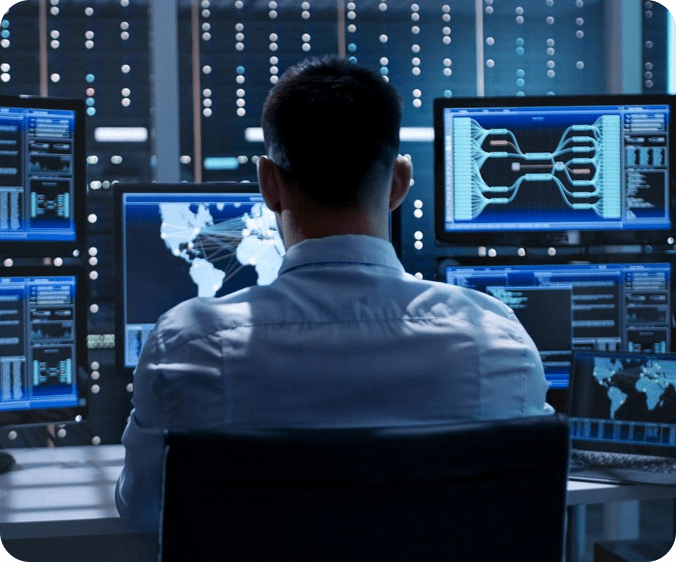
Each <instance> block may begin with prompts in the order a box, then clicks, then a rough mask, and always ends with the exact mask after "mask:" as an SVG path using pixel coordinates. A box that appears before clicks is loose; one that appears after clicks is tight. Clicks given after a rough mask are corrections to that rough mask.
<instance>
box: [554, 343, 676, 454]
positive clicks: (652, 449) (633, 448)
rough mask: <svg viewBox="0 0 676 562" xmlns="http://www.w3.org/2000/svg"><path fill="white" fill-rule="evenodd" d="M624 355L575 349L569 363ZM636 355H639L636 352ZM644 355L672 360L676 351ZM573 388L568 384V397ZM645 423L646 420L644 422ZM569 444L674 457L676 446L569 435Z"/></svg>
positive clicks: (568, 408)
mask: <svg viewBox="0 0 676 562" xmlns="http://www.w3.org/2000/svg"><path fill="white" fill-rule="evenodd" d="M624 355H626V353H623V352H613V351H575V352H574V353H573V359H572V363H571V367H572V365H574V364H575V361H576V359H577V358H578V357H585V356H590V357H591V356H593V357H621V356H624ZM636 355H640V354H639V353H637V354H636ZM645 355H646V357H650V358H666V359H669V360H672V361H676V353H674V352H668V353H646V354H645ZM574 391H575V389H574V385H573V384H570V385H569V386H568V393H569V397H572V396H573V393H574ZM565 413H566V415H567V416H568V417H569V418H570V417H571V416H572V401H571V400H570V399H569V400H567V404H566V410H565ZM646 423H647V422H646ZM571 445H572V446H573V447H574V448H576V449H580V450H586V451H604V452H609V453H629V452H630V453H633V454H641V455H654V456H659V457H674V458H676V448H674V447H669V446H661V445H650V444H639V443H623V442H619V443H618V442H615V443H614V442H608V441H592V440H585V439H579V438H572V437H571Z"/></svg>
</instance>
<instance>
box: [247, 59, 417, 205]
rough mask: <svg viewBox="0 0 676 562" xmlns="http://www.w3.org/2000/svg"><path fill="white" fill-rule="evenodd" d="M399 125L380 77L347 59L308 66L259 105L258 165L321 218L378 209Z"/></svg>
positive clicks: (392, 166) (396, 101)
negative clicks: (264, 158)
mask: <svg viewBox="0 0 676 562" xmlns="http://www.w3.org/2000/svg"><path fill="white" fill-rule="evenodd" d="M400 125H401V100H400V97H399V95H398V94H397V92H396V90H395V89H394V88H393V87H392V86H390V85H389V84H388V83H387V82H386V81H385V80H384V79H383V78H382V76H380V75H379V74H377V73H375V72H373V71H371V70H368V69H366V68H364V67H361V66H358V65H356V64H354V63H351V62H349V61H347V60H345V59H339V58H336V57H327V58H322V59H308V60H306V61H303V62H301V63H299V64H298V65H296V66H294V67H291V68H290V69H289V70H287V71H286V72H285V73H284V75H283V76H282V77H281V79H280V80H279V82H278V83H277V84H276V85H275V86H274V87H273V88H272V90H271V91H270V93H269V94H268V97H267V99H266V100H265V103H264V105H263V116H262V127H263V135H264V139H265V149H266V152H267V154H268V158H269V161H268V162H265V163H264V164H265V166H266V167H268V166H269V164H270V163H273V164H274V168H275V173H276V176H277V177H278V178H279V180H280V181H281V182H282V183H283V185H284V189H285V191H286V192H289V193H290V194H291V195H293V196H294V197H297V198H301V199H303V200H304V201H307V202H309V203H310V204H311V205H312V206H313V209H317V210H318V212H320V213H321V212H322V211H327V212H329V211H330V212H333V213H341V212H343V213H344V212H346V211H350V210H355V209H361V210H362V211H364V210H369V209H373V208H377V206H378V205H379V204H380V203H381V202H383V201H385V200H386V199H387V198H389V197H390V189H391V187H392V181H393V172H394V173H395V175H396V168H397V165H401V163H400V162H399V160H401V157H400V158H397V154H398V151H399V128H400ZM263 175H265V174H262V175H261V177H260V179H261V186H262V189H263V188H264V185H263V184H264V183H265V181H266V178H265V177H263ZM409 175H410V170H409ZM406 181H408V180H406ZM406 187H408V185H406ZM264 195H265V192H264ZM402 199H403V196H402ZM397 204H398V201H397ZM395 206H396V205H395ZM275 210H276V211H278V212H279V210H278V209H275ZM385 210H387V209H385Z"/></svg>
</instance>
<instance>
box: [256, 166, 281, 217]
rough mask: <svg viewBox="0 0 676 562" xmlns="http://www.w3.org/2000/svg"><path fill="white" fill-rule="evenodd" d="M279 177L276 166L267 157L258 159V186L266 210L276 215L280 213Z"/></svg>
mask: <svg viewBox="0 0 676 562" xmlns="http://www.w3.org/2000/svg"><path fill="white" fill-rule="evenodd" d="M281 181H282V180H281V177H280V176H279V170H278V169H277V166H275V164H274V163H273V162H272V160H270V159H269V158H268V157H267V156H260V157H259V159H258V185H259V188H260V190H261V195H262V196H263V200H264V201H265V204H266V205H267V206H268V209H270V210H271V211H274V212H275V213H277V214H280V213H281V212H282V205H281V193H280V188H281Z"/></svg>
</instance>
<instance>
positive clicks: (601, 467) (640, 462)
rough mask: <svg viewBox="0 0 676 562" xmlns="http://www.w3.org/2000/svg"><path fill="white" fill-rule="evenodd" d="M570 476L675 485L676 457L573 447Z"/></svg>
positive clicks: (585, 478)
mask: <svg viewBox="0 0 676 562" xmlns="http://www.w3.org/2000/svg"><path fill="white" fill-rule="evenodd" d="M569 474H570V477H571V478H579V479H584V480H601V481H616V482H636V483H646V484H666V485H676V459H673V458H670V457H658V456H650V455H627V454H621V453H605V452H598V451H581V450H576V449H573V451H571V455H570V470H569Z"/></svg>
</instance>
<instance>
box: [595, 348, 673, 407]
mask: <svg viewBox="0 0 676 562" xmlns="http://www.w3.org/2000/svg"><path fill="white" fill-rule="evenodd" d="M593 375H594V379H595V380H596V383H597V384H598V385H600V386H601V387H603V388H604V389H605V394H606V396H607V398H608V400H609V401H610V412H609V413H610V418H611V419H616V415H617V414H618V410H620V408H621V407H622V406H623V405H625V404H628V403H632V404H634V405H636V404H643V403H644V404H645V408H647V410H648V411H649V412H655V413H658V410H662V409H667V410H669V411H673V410H674V403H673V395H674V393H675V392H676V363H674V362H673V361H661V360H653V359H647V360H646V361H645V362H643V363H641V364H636V363H632V364H627V365H625V364H624V363H623V361H622V360H619V359H615V358H612V357H597V358H595V360H594V371H593ZM641 398H642V399H641ZM634 407H635V406H634ZM665 419H666V418H665Z"/></svg>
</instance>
